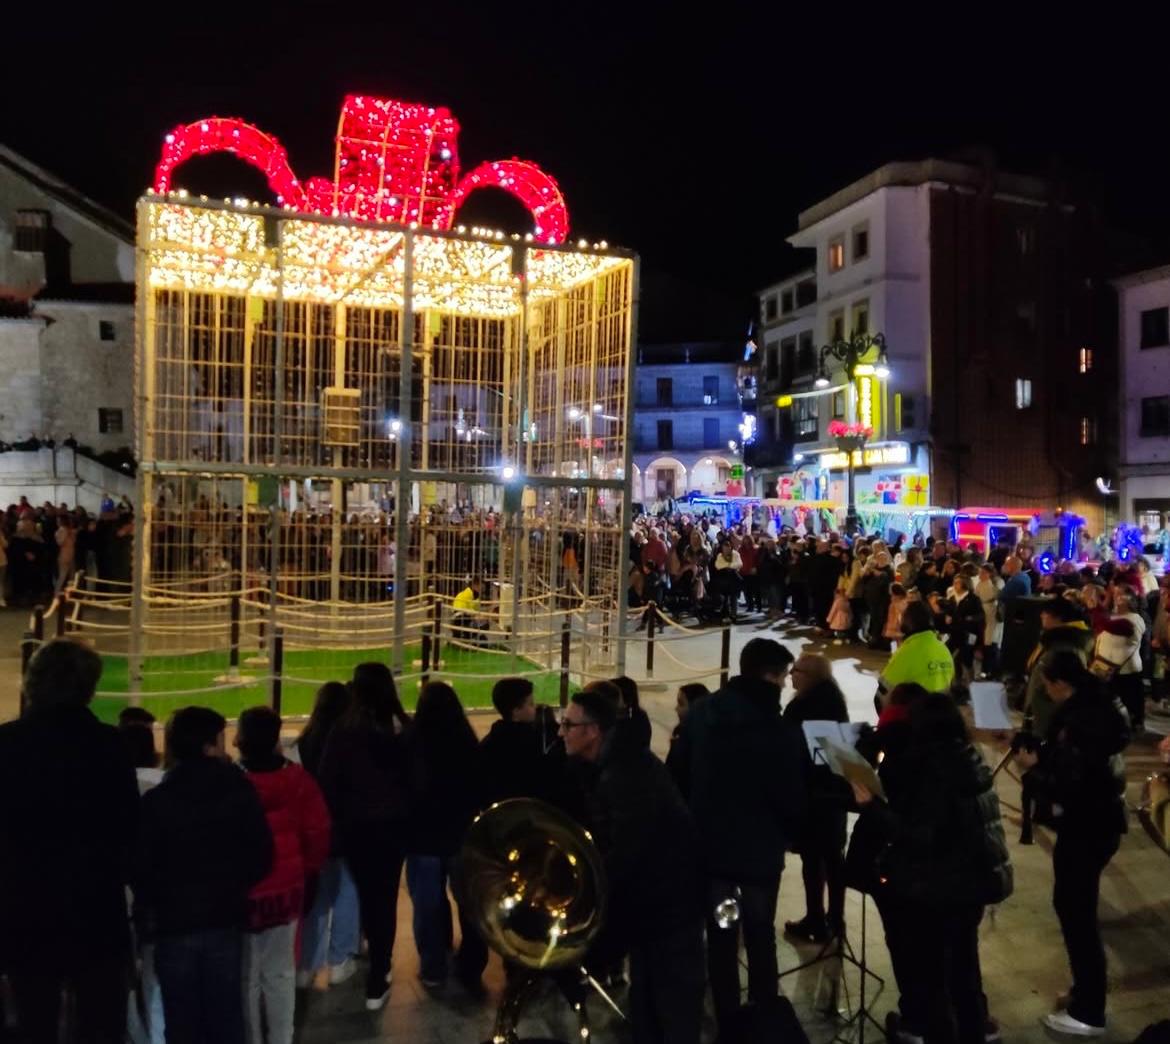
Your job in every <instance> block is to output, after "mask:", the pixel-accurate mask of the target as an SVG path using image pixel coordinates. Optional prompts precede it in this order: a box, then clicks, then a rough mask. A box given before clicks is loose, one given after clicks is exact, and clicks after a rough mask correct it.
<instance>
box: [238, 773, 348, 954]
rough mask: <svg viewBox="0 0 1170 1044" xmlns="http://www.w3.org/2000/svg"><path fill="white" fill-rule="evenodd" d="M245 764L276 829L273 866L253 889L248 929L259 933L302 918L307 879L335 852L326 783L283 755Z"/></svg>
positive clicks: (270, 827) (268, 819)
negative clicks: (331, 843)
mask: <svg viewBox="0 0 1170 1044" xmlns="http://www.w3.org/2000/svg"><path fill="white" fill-rule="evenodd" d="M241 764H242V767H243V768H244V771H245V773H246V774H247V777H248V781H249V782H250V783H251V784H252V786H254V787H255V788H256V793H257V794H258V795H259V797H260V804H261V805H262V806H263V808H264V817H265V819H267V821H268V829H269V830H270V831H271V832H272V845H273V860H272V869H271V870H270V871H269V872H268V876H267V877H265V878H264V880H262V881H261V882H260V883H259V884H257V885H255V886H254V887H253V888H252V891H251V892H250V893H249V894H248V929H249V931H253V932H259V931H264V930H265V929H267V928H273V927H275V926H276V925H280V924H290V923H291V922H293V921H295V920H297V919H299V918H300V916H301V913H302V911H303V907H304V904H305V880H306V878H308V877H310V876H311V875H313V874H316V873H317V872H318V871H319V870H320V869H321V867H322V866H323V865H324V863H325V859H326V857H327V856H328V855H329V835H330V818H329V810H328V808H326V807H325V799H324V797H322V796H321V790H320V788H319V787H318V786H317V784H316V783H315V782H314V781H313V777H312V776H310V775H309V773H308V772H306V771H305V770H304V769H303V768H301V767H300V765H294V764H293V763H292V762H290V761H286V760H285V759H284V758H281V757H277V756H273V757H271V758H268V759H264V760H247V761H244V762H242V763H241Z"/></svg>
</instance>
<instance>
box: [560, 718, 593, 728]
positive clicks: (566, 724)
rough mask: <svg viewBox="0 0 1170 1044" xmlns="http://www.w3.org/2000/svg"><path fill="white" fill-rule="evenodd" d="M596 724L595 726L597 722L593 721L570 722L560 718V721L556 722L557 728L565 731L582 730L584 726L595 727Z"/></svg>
mask: <svg viewBox="0 0 1170 1044" xmlns="http://www.w3.org/2000/svg"><path fill="white" fill-rule="evenodd" d="M596 724H597V722H595V721H570V720H569V719H568V718H561V720H560V721H559V722H557V726H558V728H561V729H566V730H568V729H580V728H584V726H586V725H596Z"/></svg>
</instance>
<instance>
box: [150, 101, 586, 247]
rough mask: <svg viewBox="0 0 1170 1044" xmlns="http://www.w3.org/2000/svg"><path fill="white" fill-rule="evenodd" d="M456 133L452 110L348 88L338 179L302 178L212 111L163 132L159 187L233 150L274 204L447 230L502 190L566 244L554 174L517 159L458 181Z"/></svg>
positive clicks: (273, 147) (262, 136) (547, 239)
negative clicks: (190, 166)
mask: <svg viewBox="0 0 1170 1044" xmlns="http://www.w3.org/2000/svg"><path fill="white" fill-rule="evenodd" d="M458 138H459V124H458V122H457V121H456V120H455V118H454V116H452V115H451V113H450V111H449V110H448V109H445V108H433V107H430V106H426V105H415V104H411V103H407V102H400V101H395V100H393V99H387V98H371V97H367V96H364V95H357V94H351V95H349V96H348V97H347V98H346V99H345V103H344V105H343V106H342V110H341V120H340V122H339V124H338V128H337V137H336V139H335V140H336V151H335V158H334V169H333V180H332V181H330V180H328V179H327V178H323V177H312V178H309V179H308V180H307V181H305V182H304V183H302V182H301V181H300V180H299V179H298V178H297V177H296V175H295V174H294V173H293V170H292V167H291V166H290V165H289V162H288V155H287V153H286V152H285V150H284V147H283V146H282V145H281V144H280V142H279V141H278V140H277V139H276V138H275V137H274V136H272V135H270V134H266V133H265V132H264V131H262V130H260V129H259V128H257V127H254V126H252V125H251V124H250V123H245V122H244V121H243V120H239V119H232V118H221V117H211V118H209V119H203V120H196V121H195V122H194V123H188V124H186V125H185V126H179V127H176V128H175V129H174V130H173V131H171V132H170V133H169V134H168V135H167V136H166V141H165V144H164V145H163V150H162V155H161V157H160V158H159V162H158V165H157V167H156V168H155V173H154V189H155V191H156V192H160V193H165V192H170V191H172V189H173V188H174V172H175V170H176V168H178V167H179V166H181V165H182V164H183V163H185V162H186V161H187V160H188V159H190V158H191V157H192V156H204V155H209V154H211V153H215V152H227V153H231V154H232V155H235V156H238V157H239V158H240V159H242V160H243V161H244V162H245V163H248V164H250V165H252V166H253V167H256V168H257V169H259V170H260V171H262V172H263V173H264V176H265V177H266V178H267V180H268V184H269V186H270V187H271V188H272V191H273V193H274V194H275V196H276V201H277V202H278V203H280V204H282V205H285V206H289V207H291V208H292V209H293V210H297V211H300V212H302V213H310V212H318V213H324V214H334V215H337V216H345V217H353V218H358V219H359V220H363V221H392V222H398V223H401V224H410V223H417V224H418V225H419V226H420V227H424V228H437V229H449V228H450V227H451V226H452V224H453V223H454V220H455V215H456V213H457V212H458V210H459V208H460V207H462V206H463V204H464V203H465V202H466V201H467V197H468V196H469V195H471V193H472V192H474V191H476V189H481V188H498V189H502V190H503V191H505V192H508V193H510V194H511V195H513V196H515V197H516V198H517V199H518V200H520V202H521V203H523V204H524V206H525V207H526V208H527V209H528V211H529V212H530V213H531V214H532V218H533V222H534V224H535V228H534V230H533V237H534V238H535V239H536V240H537V241H539V242H542V243H562V242H564V240H565V238H566V237H567V236H568V234H569V212H568V209H567V208H566V206H565V200H564V197H563V196H562V195H561V190H560V188H559V187H558V185H557V183H556V181H555V180H554V179H553V178H552V176H551V175H549V174H547V173H545V172H544V171H543V170H541V168H540V167H539V166H537V165H536V164H535V163H531V162H529V161H528V160H521V159H515V158H513V159H510V160H497V161H494V162H490V163H481V164H480V165H479V166H478V167H476V168H475V169H474V170H473V171H471V173H470V174H468V175H466V176H465V177H464V178H462V179H460V178H459V150H458Z"/></svg>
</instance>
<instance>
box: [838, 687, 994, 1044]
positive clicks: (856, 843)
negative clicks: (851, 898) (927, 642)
mask: <svg viewBox="0 0 1170 1044" xmlns="http://www.w3.org/2000/svg"><path fill="white" fill-rule="evenodd" d="M893 708H905V709H904V710H902V711H900V713H899V714H898V715H897V716H896V718H895V715H893V714H887V711H890V710H892V709H893ZM883 717H884V718H887V721H886V722H882V721H881V720H879V725H878V729H877V735H878V736H879V737H880V735H881V734H882V732H883V730H890V731H889V732H888V736H889V739H890V740H892V741H894V742H888V743H883V744H882V748H883V750H884V752H885V758H884V759H883V760H882V762H881V768H880V773H879V774H880V777H881V780H882V785H883V787H884V789H885V793H886V797H885V800H883V799H882V798H880V797H877V796H875V795H874V794H872V793H871V792H870V791H869V790H868V789H866V788H865V787H863V786H860V785H858V784H856V783H854V784H853V792H854V797H855V798H856V800H857V803H858V805H859V806H860V807H861V818H860V819H859V821H858V824H857V827H856V828H855V830H854V837H853V842H852V844H851V850H850V859H849V861H848V862H849V865H850V869H851V870H852V871H853V872H852V873H851V874H850V877H851V878H852V880H853V882H854V884H855V885H857V886H859V887H863V888H864V890H866V891H869V892H871V893H872V894H873V896H874V898H875V900H876V901H877V907H878V911H879V912H880V914H881V918H882V923H883V925H884V926H885V930H886V943H887V945H888V947H889V950H890V958H891V963H892V964H893V966H894V974H895V978H896V979H897V983H898V989H899V991H900V993H901V997H900V1001H899V1009H900V1018H898V1017H897V1016H894V1017H893V1018H892V1019H891V1022H892V1023H893V1025H890V1026H889V1027H888V1029H889V1030H890V1031H891V1039H893V1035H892V1031H894V1030H895V1029H896V1030H897V1031H899V1032H902V1033H907V1034H912V1035H916V1036H920V1037H922V1038H924V1039H925V1041H926V1042H927V1044H954V1042H959V1044H983V1041H984V1039H985V1034H986V1033H987V1031H988V1030H989V1028H990V1027H989V1024H988V1020H987V1004H986V999H985V998H984V996H983V983H982V975H981V971H980V967H979V922H980V921H981V920H982V919H983V910H984V907H985V906H986V904H988V903H996V902H1000V901H1001V900H1003V899H1005V898H1007V896H1008V895H1010V894H1011V891H1012V868H1011V862H1010V859H1009V857H1008V850H1007V842H1006V840H1005V838H1004V831H1003V823H1002V820H1001V818H1000V811H999V799H998V798H997V796H996V793H995V789H994V787H993V785H992V779H991V771H990V770H989V769H988V768H987V765H986V764H985V763H984V761H983V758H982V757H981V756H980V754H979V752H978V751H977V750H976V749H975V747H974V746H972V744H971V742H970V740H969V739H968V736H967V731H966V726H965V725H964V723H963V719H962V717H961V716H960V715H959V711H958V709H957V707H956V706H955V704H954V701H953V700H952V699H951V698H950V697H949V696H947V695H945V694H943V693H928V692H926V691H924V690H923V689H922V687H921V686H918V685H900V686H898V687H897V688H895V689H894V691H893V692H892V693H891V694H890V697H889V704H888V706H887V708H886V710H884V711H883ZM897 719H900V721H898V720H897ZM855 848H860V849H861V850H862V851H863V852H864V853H865V858H864V859H862V858H858V853H857V852H855V851H854V849H855Z"/></svg>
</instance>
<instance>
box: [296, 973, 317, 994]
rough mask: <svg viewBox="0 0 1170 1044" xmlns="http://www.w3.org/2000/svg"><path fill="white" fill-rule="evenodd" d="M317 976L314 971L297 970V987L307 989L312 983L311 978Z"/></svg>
mask: <svg viewBox="0 0 1170 1044" xmlns="http://www.w3.org/2000/svg"><path fill="white" fill-rule="evenodd" d="M316 977H317V973H316V972H311V971H299V972H297V989H298V990H307V989H308V988H309V987H310V986H312V985H313V980H314V979H315V978H316Z"/></svg>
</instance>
